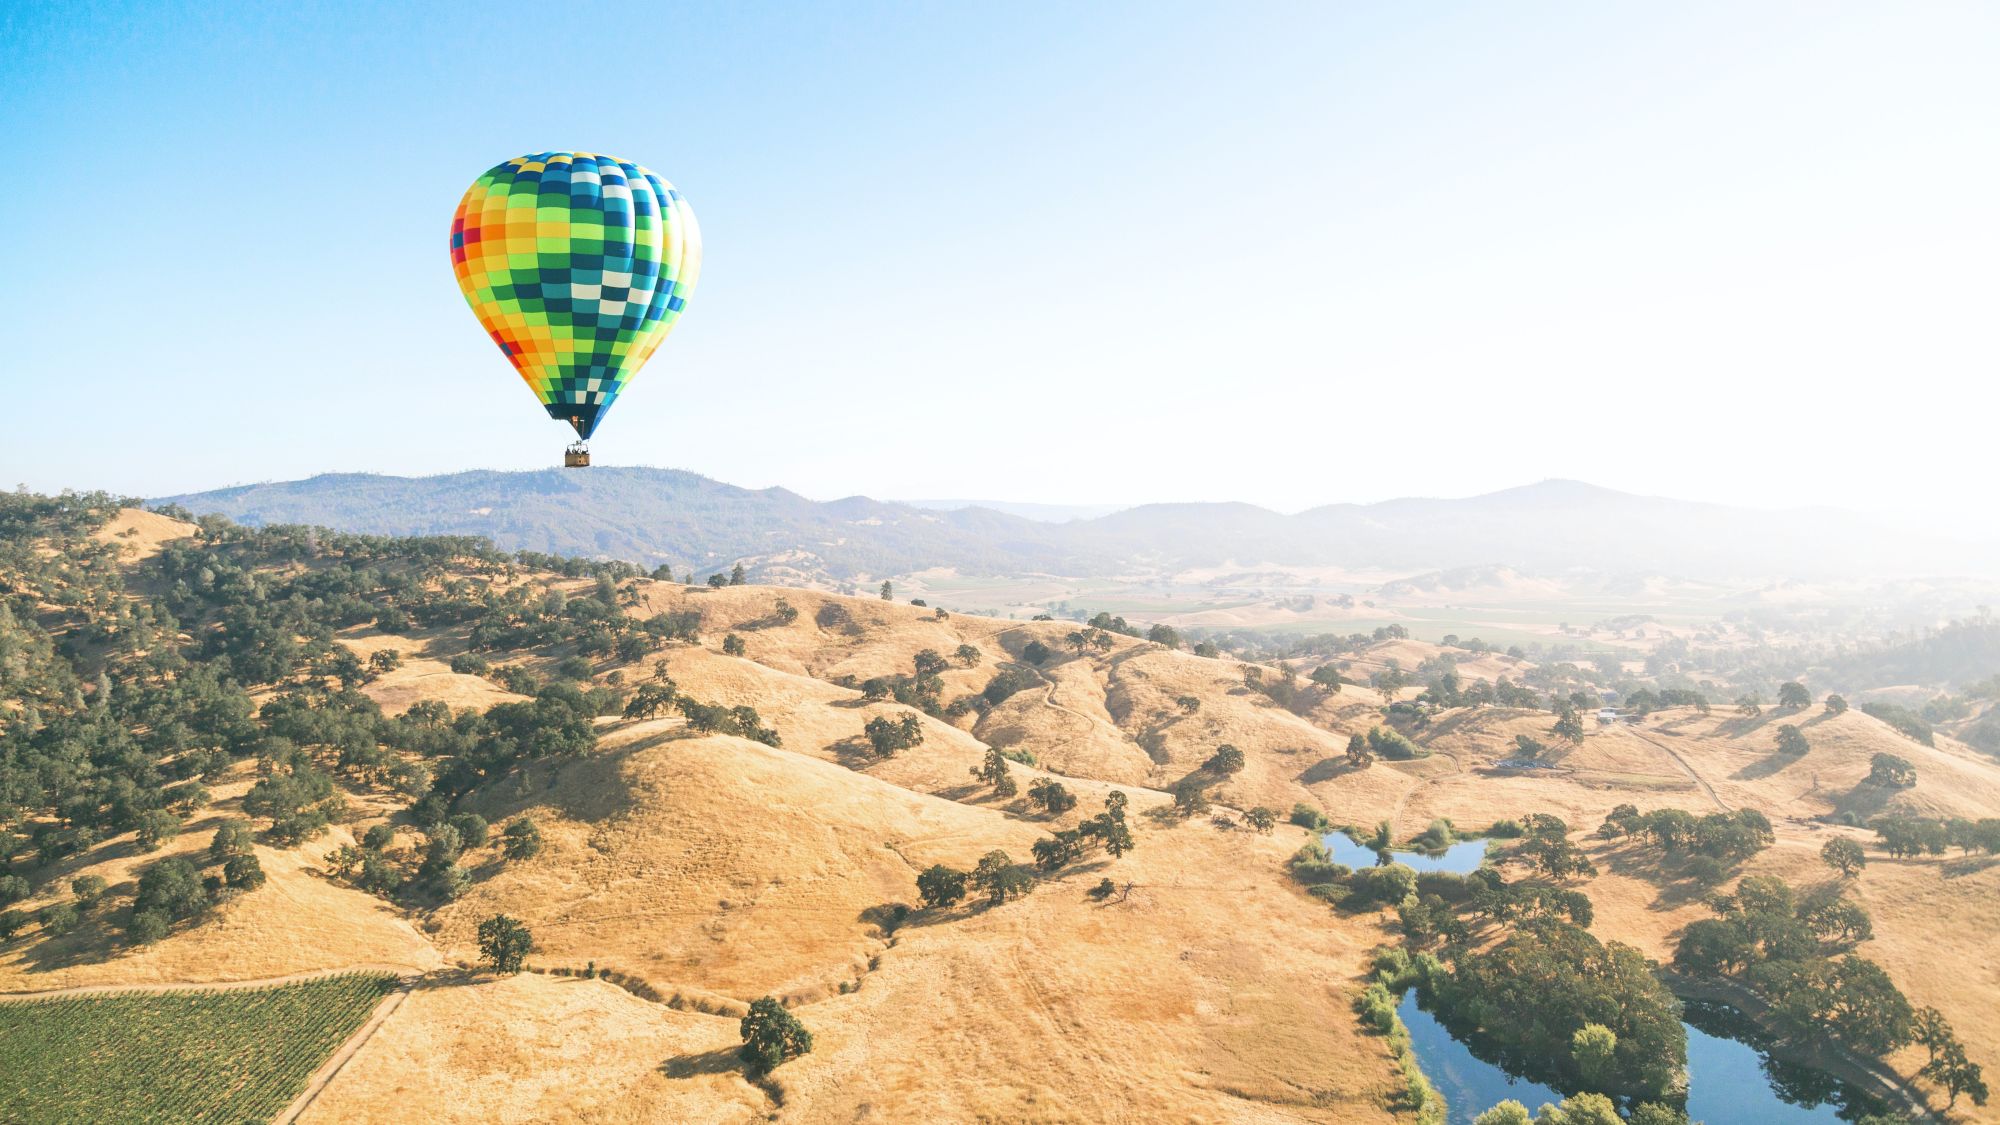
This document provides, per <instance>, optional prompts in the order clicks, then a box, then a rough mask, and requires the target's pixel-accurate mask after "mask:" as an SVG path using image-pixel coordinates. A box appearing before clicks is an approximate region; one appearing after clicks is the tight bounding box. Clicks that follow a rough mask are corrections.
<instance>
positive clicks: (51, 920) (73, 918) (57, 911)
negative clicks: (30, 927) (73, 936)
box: [35, 902, 83, 936]
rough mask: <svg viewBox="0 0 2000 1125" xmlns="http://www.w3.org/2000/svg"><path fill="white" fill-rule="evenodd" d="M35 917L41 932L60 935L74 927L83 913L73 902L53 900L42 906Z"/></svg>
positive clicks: (80, 920)
mask: <svg viewBox="0 0 2000 1125" xmlns="http://www.w3.org/2000/svg"><path fill="white" fill-rule="evenodd" d="M35 919H36V921H39V922H40V923H41V924H42V932H44V933H47V934H51V935H56V936H60V935H62V934H66V933H68V932H70V931H71V930H74V929H76V927H77V925H78V924H79V923H80V922H82V920H83V915H82V914H81V913H80V912H79V911H78V910H77V908H76V904H75V903H73V902H55V903H50V904H49V905H47V906H44V907H42V909H41V911H40V912H39V913H37V914H36V915H35Z"/></svg>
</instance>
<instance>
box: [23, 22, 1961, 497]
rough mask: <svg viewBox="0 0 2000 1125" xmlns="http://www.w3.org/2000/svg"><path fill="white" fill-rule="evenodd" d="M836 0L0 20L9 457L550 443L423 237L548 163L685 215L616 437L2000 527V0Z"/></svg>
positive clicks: (844, 476)
mask: <svg viewBox="0 0 2000 1125" xmlns="http://www.w3.org/2000/svg"><path fill="white" fill-rule="evenodd" d="M839 9H840V10H836V9H835V6H833V5H812V6H803V5H802V6H797V7H787V6H779V5H755V6H752V5H733V4H717V5H713V6H683V5H676V4H667V3H658V2H651V3H639V4H630V5H572V4H568V3H556V2H553V0H539V2H536V3H525V4H519V3H507V2H496V3H481V4H468V5H462V6H456V5H447V4H433V3H411V2H408V0H403V2H398V3H378V2H371V0H356V2H348V3H324V4H313V3H287V4H258V5H252V4H240V5H220V4H215V3H198V4H186V5H180V4H166V3H130V2H126V3H120V2H115V0H110V2H102V3H93V4H83V3H67V4H37V3H32V2H29V3H23V4H9V5H5V6H4V11H0V137H4V138H5V139H6V152H7V158H8V161H9V165H10V173H11V174H10V175H9V176H8V179H7V182H6V187H5V190H6V192H7V193H8V196H9V198H8V201H7V202H6V204H5V205H4V206H0V262H4V266H0V332H4V334H5V346H4V349H0V390H4V392H5V398H6V419H5V422H4V423H0V425H4V430H0V481H4V482H6V483H7V484H12V483H14V482H17V481H18V482H23V483H26V484H27V485H29V486H30V487H35V488H43V489H52V488H58V487H63V486H76V487H106V488H112V489H116V490H122V491H126V492H131V493H138V494H146V495H159V494H164V493H169V492H177V491H182V490H189V489H197V488H208V487H217V486H221V485H225V484H231V483H241V482H249V481H256V480H276V479H287V478H292V477H299V476H305V475H310V474H312V473H316V472H323V471H332V470H368V471H379V472H391V473H402V474H425V473H437V472H447V471H453V470H457V469H463V468H472V467H494V468H527V467H543V466H548V465H551V464H554V463H556V461H557V459H558V455H559V453H560V450H561V447H562V445H563V444H564V441H565V435H566V434H567V430H566V429H565V428H564V427H562V426H561V425H560V424H559V423H556V422H553V421H550V420H549V419H548V418H547V417H546V416H544V415H543V414H542V412H541V410H540V408H539V406H538V405H537V404H536V403H535V401H534V399H533V396H532V394H531V392H530V391H529V390H528V389H527V388H526V387H525V386H523V385H522V384H521V382H520V381H519V378H518V377H517V376H516V375H515V374H514V373H513V371H512V369H511V368H510V367H509V366H508V365H507V363H506V362H505V360H504V359H503V358H502V356H501V355H500V354H499V352H498V350H497V349H496V348H494V347H493V345H492V344H491V343H490V342H489V341H488V340H487V339H486V338H485V336H484V335H483V334H482V333H481V332H480V330H479V329H478V327H477V325H476V323H475V322H474V320H473V318H472V316H471V314H470V313H469V312H468V310H467V309H466V308H465V305H464V302H463V300H462V299H461V298H460V296H459V293H458V290H457V288H456V286H455V284H454V282H453V279H452V275H451V270H450V267H449V263H448V258H447V248H446V244H447V236H448V227H449V223H450V217H451V212H452V208H453V207H454V205H455V204H456V203H457V201H458V197H459V195H460V194H461V193H462V192H463V191H464V190H465V187H466V185H467V184H469V183H470V182H471V181H472V180H473V179H474V178H475V177H476V176H478V175H479V174H480V173H481V172H482V171H483V170H485V169H486V168H487V167H489V166H491V165H493V164H495V163H497V162H499V161H501V160H503V159H506V158H508V157H512V156H515V155H519V154H522V153H528V152H536V151H542V150H549V149H570V150H589V151H598V152H609V153H613V154H617V155H619V156H622V157H624V158H626V159H630V160H635V161H638V162H640V163H643V164H646V165H648V166H649V167H651V168H652V169H654V170H655V171H656V172H658V173H659V174H660V175H662V176H664V177H666V178H668V179H670V180H672V181H674V182H675V183H676V184H677V185H678V186H679V187H680V188H681V189H682V190H683V192H684V193H685V194H686V195H687V197H688V199H689V200H690V201H691V202H692V204H693V206H694V208H695V211H696V212H697V214H698V215H699V216H700V218H701V223H702V229H703V233H704V236H705V243H706V247H707V254H706V262H705V264H704V270H703V273H702V277H701V283H700V288H699V289H698V290H697V291H696V293H695V294H694V297H693V300H692V301H691V302H690V304H689V306H688V311H687V313H686V315H685V316H684V317H683V318H682V320H681V322H680V325H679V327H678V328H677V329H676V331H675V333H674V335H673V337H672V338H671V339H669V340H668V341H667V343H666V345H665V346H664V347H663V348H662V349H661V351H660V352H659V354H658V355H657V356H656V357H655V358H654V360H653V362H652V363H651V364H650V365H649V366H648V367H647V368H646V369H645V370H644V371H642V372H641V373H640V375H639V376H638V378H637V379H636V380H635V381H634V382H633V384H632V385H631V387H630V388H629V389H628V390H627V392H626V394H625V395H624V397H623V398H621V399H620V400H619V403H618V405H617V408H616V409H615V410H614V411H612V413H611V414H610V415H609V416H608V418H607V420H606V421H605V423H604V424H603V426H602V428H601V429H600V430H599V431H598V434H597V438H596V441H595V442H594V443H593V444H594V447H595V449H596V451H597V455H598V458H599V460H600V461H601V462H604V463H619V464H654V465H670V466H676V467H681V468H687V469H692V470H695V471H697V472H701V473H705V474H707V475H710V476H713V477H717V478H720V479H722V480H727V481H731V482H734V483H737V484H743V485H751V486H762V485H769V484H783V485H785V486H787V487H790V488H792V489H794V490H796V491H799V492H802V493H804V494H806V495H808V496H813V497H816V498H822V499H828V498H833V497H837V496H842V495H847V494H851V493H857V492H860V493H868V494H871V495H875V496H883V497H897V496H971V497H992V498H1001V499H1013V500H1032V501H1043V502H1054V503H1066V502H1103V501H1119V502H1132V501H1145V500H1223V499H1239V500H1248V501H1253V502H1256V503H1261V504H1265V505H1268V506H1272V507H1276V508H1280V509H1285V510H1293V509H1298V508H1302V507H1307V506H1310V505H1314V504H1319V503H1326V502H1331V501H1340V500H1372V499H1381V498H1385V497H1390V496H1398V495H1463V494H1469V493H1474V492H1480V491H1486V490H1490V489H1494V488H1501V487H1506V486H1509V485H1514V484H1520V483H1525V482H1528V481H1532V480H1536V479H1540V478H1544V477H1550V476H1563V477H1576V478H1581V479H1585V480H1590V481H1593V482H1596V483H1599V484H1604V485H1608V486H1612V487H1617V488H1624V489H1629V490H1633V491H1639V492H1648V493H1657V494H1664V495H1673V496H1682V497H1690V498H1697V499H1710V500H1722V501H1733V502H1741V503H1750V504H1757V505H1768V506H1779V505H1791V504H1833V505H1839V506H1843V507H1851V508H1857V509H1863V510H1875V511H1896V510H1905V511H1912V512H1917V513H1923V514H1930V515H1940V516H1942V515H1948V514H1950V513H1953V512H1956V513H1958V515H1956V516H1955V517H1954V518H1956V519H1957V520H1959V521H1966V520H1971V521H1974V522H1980V521H1986V522H2000V521H1994V520H1993V516H1992V509H1991V506H1990V503H1989V501H1988V494H1989V492H1990V487H1991V482H1992V480H1993V478H1994V452H1993V451H1994V447H1995V442H1994V426H1995V423H1996V410H1995V407H1996V405H2000V389H1996V379H2000V202H1997V201H2000V65H1996V64H1995V59H1996V58H2000V6H1996V5H1993V4H1990V3H1967V4H1958V5H1954V4H1932V3H1908V4H1902V3H1872V4H1865V5H1852V6H1850V5H1840V4H1829V3H1818V2H1815V3H1801V4H1782V3H1755V4H1743V3H1717V4H1681V3H1676V4H1658V5H1639V4H1602V3H1594V2H1593V3H1575V4H1563V3H1537V4H1478V5H1456V4H1401V3H1395V4H1391V3H1382V4H1372V5H1362V4H1293V3H1270V4H1223V3H1215V4H1207V5H1199V6H1183V5H1175V4H1161V3H1147V4H1143V5H1135V6H1132V7H1114V6H1111V5H1097V4H1088V5H1075V4H1055V5H1046V6H1043V5H1033V4H1026V5H1024V4H1005V5H1001V4H986V5H974V4H931V5H923V6H893V7H875V6H860V5H841V6H839Z"/></svg>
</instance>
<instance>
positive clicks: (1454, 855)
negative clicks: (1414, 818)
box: [1321, 832, 1486, 875]
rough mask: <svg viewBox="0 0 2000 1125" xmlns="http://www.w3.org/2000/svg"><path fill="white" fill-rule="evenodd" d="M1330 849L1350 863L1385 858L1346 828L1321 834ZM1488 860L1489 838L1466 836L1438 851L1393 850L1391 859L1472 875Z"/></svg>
mask: <svg viewBox="0 0 2000 1125" xmlns="http://www.w3.org/2000/svg"><path fill="white" fill-rule="evenodd" d="M1321 839H1322V840H1323V841H1325V843H1326V850H1327V851H1329V852H1332V853H1333V861H1334V862H1335V863H1344V864H1346V865H1347V866H1349V867H1373V866H1375V865H1376V864H1377V863H1380V862H1382V861H1381V859H1380V858H1379V857H1378V856H1377V855H1376V853H1375V852H1374V851H1373V850H1372V849H1369V848H1364V847H1362V846H1361V845H1360V844H1357V843H1355V842H1354V841H1353V840H1351V839H1348V836H1347V833H1345V832H1329V833H1327V834H1326V835H1325V836H1323V837H1321ZM1485 860H1486V841H1484V840H1464V841H1461V842H1459V843H1456V844H1453V845H1452V846H1450V847H1448V848H1446V849H1445V850H1444V851H1443V852H1440V853H1439V854H1437V855H1426V854H1424V853H1423V852H1409V851H1391V852H1390V853H1389V862H1391V863H1400V864H1403V865H1404V866H1406V867H1409V868H1411V869H1412V870H1415V871H1419V872H1423V871H1449V872H1451V873H1452V874H1454V875H1469V874H1471V873H1472V872H1474V871H1477V870H1478V869H1479V865H1480V864H1481V863H1483V862H1485Z"/></svg>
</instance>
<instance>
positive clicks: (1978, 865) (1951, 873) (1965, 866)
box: [1938, 855, 2000, 879]
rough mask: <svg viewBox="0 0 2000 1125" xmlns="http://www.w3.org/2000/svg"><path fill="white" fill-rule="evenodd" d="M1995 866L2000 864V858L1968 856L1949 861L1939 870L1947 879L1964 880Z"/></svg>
mask: <svg viewBox="0 0 2000 1125" xmlns="http://www.w3.org/2000/svg"><path fill="white" fill-rule="evenodd" d="M1995 864H2000V856H1992V855H1968V856H1960V857H1959V858H1957V859H1953V860H1947V861H1945V863H1944V864H1943V865H1942V866H1940V867H1939V868H1938V870H1939V871H1940V872H1941V873H1943V875H1944V877H1945V878H1947V879H1963V878H1965V877H1966V876H1967V875H1977V874H1979V873H1980V872H1981V871H1985V870H1987V869H1988V868H1991V867H1992V866H1993V865H1995Z"/></svg>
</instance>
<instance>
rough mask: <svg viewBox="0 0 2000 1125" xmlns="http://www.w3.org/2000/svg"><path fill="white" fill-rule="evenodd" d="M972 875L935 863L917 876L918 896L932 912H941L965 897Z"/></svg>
mask: <svg viewBox="0 0 2000 1125" xmlns="http://www.w3.org/2000/svg"><path fill="white" fill-rule="evenodd" d="M970 878H971V875H970V874H969V873H968V872H964V871H960V870H958V869H957V868H953V867H946V866H945V865H944V864H942V863H933V864H931V865H930V866H929V867H926V868H924V870H923V871H922V872H921V873H920V874H919V875H918V876H917V896H918V897H919V898H921V899H923V901H924V905H925V906H926V907H928V908H930V909H932V910H940V909H943V908H944V907H947V906H950V905H952V904H954V903H956V902H958V901H959V900H960V899H962V898H964V897H965V884H966V881H967V880H968V879H970Z"/></svg>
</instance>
